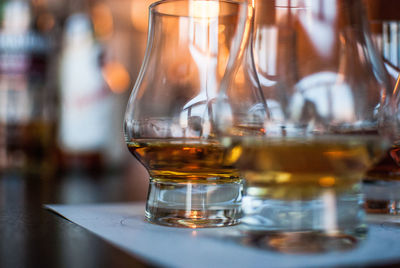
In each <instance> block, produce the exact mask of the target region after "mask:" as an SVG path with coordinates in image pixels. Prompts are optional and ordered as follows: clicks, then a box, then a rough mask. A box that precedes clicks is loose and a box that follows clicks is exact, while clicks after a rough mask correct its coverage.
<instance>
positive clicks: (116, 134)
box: [58, 0, 147, 171]
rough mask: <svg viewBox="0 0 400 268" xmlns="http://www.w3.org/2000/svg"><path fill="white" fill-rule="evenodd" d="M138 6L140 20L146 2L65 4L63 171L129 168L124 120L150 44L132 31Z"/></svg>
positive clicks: (93, 0) (61, 83) (61, 84)
mask: <svg viewBox="0 0 400 268" xmlns="http://www.w3.org/2000/svg"><path fill="white" fill-rule="evenodd" d="M134 2H137V3H141V5H140V7H141V8H140V9H138V10H139V11H140V14H141V16H142V17H143V15H142V14H147V6H145V5H143V2H147V1H136V0H120V1H118V2H117V3H116V2H112V1H107V0H87V1H73V0H70V1H67V3H66V8H65V9H67V10H69V12H68V15H67V16H66V20H65V23H64V30H63V41H62V48H61V57H60V63H59V66H60V68H59V87H60V96H61V99H60V100H61V104H60V123H59V135H58V144H59V146H60V152H61V153H60V156H61V157H60V159H61V167H62V169H63V170H64V171H65V170H74V171H76V170H81V171H105V170H110V169H114V170H115V169H117V170H119V171H121V170H122V169H124V167H126V166H127V165H130V164H131V163H128V162H130V161H131V160H130V157H129V156H128V154H127V149H126V146H125V143H124V140H123V134H122V122H123V119H122V118H123V114H124V111H125V107H126V102H127V101H128V97H129V93H130V90H131V88H132V86H133V83H134V80H135V79H136V76H137V74H138V71H139V68H140V64H141V61H142V58H143V56H144V49H145V44H146V40H145V39H146V33H145V32H142V31H141V30H135V28H134V27H132V23H131V17H132V16H131V13H132V12H131V10H135V11H137V9H136V8H135V9H131V6H133V5H134ZM135 7H136V4H135ZM144 19H145V20H146V21H145V24H146V25H147V18H146V17H144ZM140 22H142V23H143V21H142V20H140ZM146 29H147V26H146Z"/></svg>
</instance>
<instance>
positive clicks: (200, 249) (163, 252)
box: [46, 203, 400, 268]
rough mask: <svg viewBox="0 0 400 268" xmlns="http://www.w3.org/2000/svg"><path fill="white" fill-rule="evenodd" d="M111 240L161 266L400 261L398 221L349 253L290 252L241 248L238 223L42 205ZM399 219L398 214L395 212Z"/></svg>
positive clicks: (379, 227)
mask: <svg viewBox="0 0 400 268" xmlns="http://www.w3.org/2000/svg"><path fill="white" fill-rule="evenodd" d="M46 208H47V209H49V210H51V211H53V212H55V213H57V214H59V215H61V216H63V217H65V218H66V219H68V220H70V221H72V222H74V223H76V224H78V225H80V226H82V227H83V228H85V229H87V230H89V231H91V232H93V233H95V234H96V235H98V236H100V237H102V238H103V239H105V240H107V241H109V242H111V243H112V244H114V245H116V246H118V247H120V248H122V249H123V250H126V251H127V252H129V253H132V254H133V255H135V256H137V257H139V258H143V259H144V260H147V261H149V262H151V263H153V264H155V265H159V266H165V267H193V268H195V267H233V268H234V267H277V268H278V267H331V266H335V267H337V266H350V265H351V266H353V265H354V266H363V265H367V264H368V265H372V264H384V263H392V262H400V225H398V224H392V223H390V224H389V223H379V224H372V225H370V226H369V232H368V236H367V239H366V240H365V241H363V243H362V244H361V245H360V246H359V247H357V248H356V249H353V250H351V251H346V252H335V253H325V254H308V255H288V254H282V253H278V252H273V251H267V250H263V249H258V248H255V247H250V246H245V245H243V244H241V243H240V242H238V240H237V239H236V238H237V237H238V236H239V235H240V231H239V227H238V226H234V227H224V228H212V229H181V228H172V227H164V226H158V225H154V224H150V223H148V222H145V221H144V216H143V214H144V204H143V203H129V204H128V203H124V204H94V205H46ZM399 217H400V216H399Z"/></svg>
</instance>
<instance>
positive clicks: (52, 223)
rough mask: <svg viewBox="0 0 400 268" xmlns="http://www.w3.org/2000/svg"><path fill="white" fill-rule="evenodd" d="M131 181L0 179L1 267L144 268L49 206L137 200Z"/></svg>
mask: <svg viewBox="0 0 400 268" xmlns="http://www.w3.org/2000/svg"><path fill="white" fill-rule="evenodd" d="M134 184H135V181H134V180H132V179H131V178H129V177H124V176H121V175H120V174H111V175H110V174H109V175H87V174H70V175H68V176H67V175H63V176H60V177H58V178H57V179H53V180H47V181H43V180H40V179H38V178H34V177H31V178H26V177H25V178H24V177H22V176H20V175H18V174H8V175H4V174H3V175H2V176H1V175H0V267H149V266H150V265H149V264H148V263H145V262H144V261H142V260H139V259H138V258H135V257H133V256H132V255H129V254H128V253H126V252H124V251H122V250H120V249H118V248H116V247H114V246H113V245H111V244H109V243H107V242H105V241H104V240H102V239H101V238H99V237H97V236H95V235H94V234H92V233H90V232H88V231H86V230H85V229H83V228H81V227H79V226H78V225H76V224H74V223H72V222H69V221H67V220H65V219H63V218H62V217H60V216H57V215H55V214H53V213H51V212H49V211H47V210H45V209H44V208H43V204H48V203H64V204H74V203H78V204H79V203H100V202H101V203H102V202H121V201H123V202H126V201H140V200H143V199H144V198H145V196H146V193H145V192H143V190H142V191H141V192H139V193H138V192H135V191H137V188H136V187H135V185H134Z"/></svg>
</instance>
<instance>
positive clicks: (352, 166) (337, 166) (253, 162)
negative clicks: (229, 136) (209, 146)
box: [223, 137, 386, 200]
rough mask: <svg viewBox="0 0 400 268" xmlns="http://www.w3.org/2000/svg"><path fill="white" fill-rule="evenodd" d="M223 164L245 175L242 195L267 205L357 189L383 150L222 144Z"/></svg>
mask: <svg viewBox="0 0 400 268" xmlns="http://www.w3.org/2000/svg"><path fill="white" fill-rule="evenodd" d="M223 144H225V145H227V147H228V148H229V153H228V154H227V158H226V159H227V160H229V161H228V162H232V163H235V166H236V167H237V168H238V169H239V170H240V171H241V172H243V174H244V177H245V179H246V184H247V187H246V188H247V190H246V191H247V194H248V195H251V196H259V197H262V198H272V199H283V200H293V199H299V200H303V199H311V198H313V197H314V196H316V195H320V194H321V191H322V190H323V189H334V190H335V191H346V190H347V189H350V188H351V187H353V186H354V185H356V184H357V183H358V182H359V181H360V180H361V178H362V177H363V175H364V174H365V172H366V171H367V170H368V168H370V166H371V165H372V164H373V163H374V161H376V160H377V159H378V157H380V156H381V155H382V154H383V152H384V150H385V144H386V143H385V142H383V141H382V140H381V139H379V138H373V137H346V138H343V139H342V138H332V137H321V138H313V139H304V140H297V139H290V138H287V139H268V140H267V139H250V138H243V139H237V140H225V141H224V142H223Z"/></svg>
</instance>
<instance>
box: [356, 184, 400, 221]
mask: <svg viewBox="0 0 400 268" xmlns="http://www.w3.org/2000/svg"><path fill="white" fill-rule="evenodd" d="M363 192H364V195H365V210H366V212H367V213H370V214H386V215H400V181H384V180H368V181H367V180H366V181H364V183H363Z"/></svg>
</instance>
